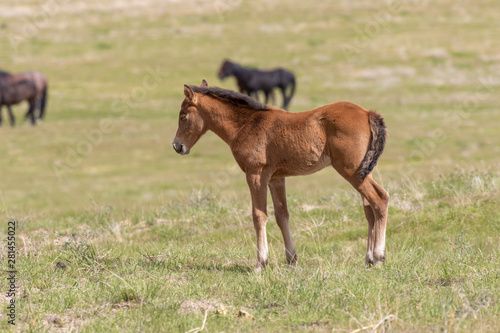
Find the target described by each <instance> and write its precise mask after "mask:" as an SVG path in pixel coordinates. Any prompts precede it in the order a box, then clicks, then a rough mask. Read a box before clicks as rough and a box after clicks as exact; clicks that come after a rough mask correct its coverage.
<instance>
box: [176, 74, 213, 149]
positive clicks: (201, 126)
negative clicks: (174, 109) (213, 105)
mask: <svg viewBox="0 0 500 333" xmlns="http://www.w3.org/2000/svg"><path fill="white" fill-rule="evenodd" d="M201 87H204V88H208V85H207V81H205V80H203V81H202V83H201ZM184 96H186V97H185V98H184V101H183V102H182V105H181V110H180V111H179V127H178V128H177V133H175V138H174V142H172V146H173V147H174V150H175V151H176V152H177V153H179V154H181V155H187V154H189V151H190V150H191V148H192V147H193V146H194V144H195V143H196V142H197V141H198V139H199V138H200V137H201V136H202V135H203V134H204V133H205V132H206V131H207V129H206V128H205V122H204V121H203V118H202V117H201V115H200V112H199V111H198V98H197V96H196V93H195V92H194V91H193V89H191V87H189V86H187V85H184Z"/></svg>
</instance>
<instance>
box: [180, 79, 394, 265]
mask: <svg viewBox="0 0 500 333" xmlns="http://www.w3.org/2000/svg"><path fill="white" fill-rule="evenodd" d="M184 95H185V99H184V101H183V102H182V105H181V109H180V113H179V127H178V129H177V133H176V134H175V138H174V141H173V148H174V149H175V151H176V152H177V153H179V154H181V155H185V154H189V151H190V149H191V148H192V147H193V146H194V144H195V143H196V142H197V141H198V139H199V138H200V137H201V136H202V135H203V134H204V133H205V132H207V131H208V130H210V131H212V132H214V133H215V134H217V135H218V136H219V137H220V138H221V139H222V140H224V142H226V143H227V144H228V145H229V147H230V148H231V152H232V153H233V156H234V158H235V160H236V162H237V163H238V165H239V166H240V168H241V169H242V170H243V172H245V174H246V180H247V183H248V187H249V188H250V194H251V197H252V215H253V223H254V227H255V232H256V234H257V265H256V270H261V269H262V268H264V267H265V266H266V265H267V264H268V262H269V254H268V248H267V237H266V223H267V188H268V187H269V190H270V192H271V197H272V199H273V204H274V212H275V216H276V221H277V223H278V226H279V228H280V230H281V233H282V234H283V240H284V242H285V249H286V259H287V261H288V263H289V264H290V265H293V264H295V263H296V262H297V253H296V252H295V248H294V245H293V242H292V237H291V234H290V227H289V214H288V208H287V204H286V189H285V177H288V176H297V175H306V174H311V173H314V172H316V171H319V170H321V169H323V168H324V167H326V166H329V165H331V166H332V167H333V168H334V169H335V170H337V172H338V173H339V174H340V175H342V177H344V178H345V179H346V180H347V181H348V182H349V183H350V184H351V185H352V186H353V187H354V188H355V189H356V190H357V191H358V192H359V193H360V194H361V197H362V198H363V208H364V212H365V216H366V219H367V220H368V245H367V251H366V257H365V263H366V265H373V264H377V263H383V262H384V261H385V229H386V222H387V207H388V202H389V195H388V193H387V192H386V191H385V190H384V189H383V188H382V187H381V186H380V185H378V184H377V183H376V182H375V181H374V180H373V178H372V175H371V172H372V170H373V168H374V167H375V164H376V163H377V160H378V158H379V156H380V154H381V153H382V151H383V149H384V145H385V140H386V130H385V124H384V121H383V119H382V117H381V116H380V115H379V114H377V113H375V112H374V111H368V110H366V109H365V108H363V107H361V106H359V105H356V104H354V103H351V102H336V103H332V104H329V105H325V106H322V107H319V108H316V109H314V110H310V111H305V112H299V113H290V112H287V111H284V110H281V109H278V108H274V107H271V106H268V105H263V104H260V103H259V102H257V101H255V100H253V99H251V98H250V97H248V96H245V95H241V94H238V93H236V92H233V91H230V90H225V89H221V88H209V87H208V85H207V83H206V81H205V80H203V82H202V84H201V86H200V87H197V86H187V85H185V86H184Z"/></svg>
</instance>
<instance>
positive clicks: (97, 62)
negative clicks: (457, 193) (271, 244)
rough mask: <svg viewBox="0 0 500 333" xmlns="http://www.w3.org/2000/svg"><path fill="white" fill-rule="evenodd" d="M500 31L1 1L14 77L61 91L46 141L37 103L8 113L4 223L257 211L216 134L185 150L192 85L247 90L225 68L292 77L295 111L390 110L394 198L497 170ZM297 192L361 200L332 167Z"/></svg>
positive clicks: (374, 9)
mask: <svg viewBox="0 0 500 333" xmlns="http://www.w3.org/2000/svg"><path fill="white" fill-rule="evenodd" d="M499 18H500V3H497V2H495V1H479V2H478V1H454V0H442V1H433V2H431V1H427V0H424V1H413V0H408V1H387V2H385V1H384V2H373V1H355V2H352V1H318V2H311V3H309V2H303V1H298V0H297V1H295V0H290V1H274V0H271V1H267V0H266V1H243V0H217V1H213V2H209V1H176V0H172V1H161V0H156V1H153V0H129V1H125V0H111V1H106V2H102V1H96V0H88V1H68V0H51V1H34V0H16V1H14V0H7V1H3V2H2V3H1V4H0V69H2V70H7V71H9V72H13V73H18V72H23V71H26V70H37V71H40V72H42V73H44V74H45V75H46V76H47V78H48V80H49V90H48V105H47V111H46V117H45V119H44V121H43V122H40V123H38V124H37V125H36V126H35V127H32V126H31V125H30V124H29V122H28V121H26V120H25V119H24V113H25V111H26V109H27V105H26V104H24V103H23V104H21V105H18V106H16V107H15V108H14V114H15V116H16V118H17V120H18V125H17V126H16V127H15V128H11V127H10V126H9V125H8V122H6V121H5V117H6V111H5V108H3V111H2V112H3V115H4V124H3V127H2V128H1V129H0V178H1V182H0V212H1V214H2V215H6V216H17V217H19V216H21V217H22V216H30V215H34V216H37V215H44V216H49V217H54V218H56V217H57V216H65V215H72V214H74V213H75V212H79V211H84V210H85V209H87V208H88V207H92V206H93V205H95V204H99V205H104V206H108V205H109V206H112V207H114V208H118V209H124V210H127V209H128V210H134V209H144V207H158V206H161V205H163V204H164V203H165V202H166V201H168V200H170V199H171V198H176V197H183V196H188V195H189V193H190V191H192V190H193V189H195V190H203V189H207V188H208V189H210V190H211V191H212V193H216V194H217V195H220V196H221V197H224V196H232V197H240V196H241V198H244V199H243V200H248V193H247V192H248V190H247V188H246V183H245V180H244V176H243V173H242V172H240V171H239V169H238V168H237V166H236V164H235V162H234V161H233V158H232V156H231V153H230V150H229V147H227V146H226V144H225V143H224V142H223V141H222V140H220V139H219V138H217V137H216V136H215V135H213V134H212V133H208V134H207V135H205V137H203V138H202V139H201V140H200V141H199V143H198V144H197V145H196V146H195V147H194V148H193V149H192V153H191V154H190V155H188V156H182V157H181V156H178V155H177V154H176V153H175V152H174V150H173V149H172V146H171V142H172V139H173V137H174V134H175V130H176V127H177V117H178V110H179V107H180V104H181V102H182V100H183V84H200V82H201V80H202V79H206V80H207V81H208V84H209V85H210V86H220V87H224V88H228V89H234V90H236V83H235V80H234V79H233V78H229V79H226V80H225V81H223V82H221V81H220V80H219V79H218V78H217V71H218V69H219V67H220V64H221V62H222V61H223V60H224V59H226V58H228V59H231V60H233V61H236V62H238V63H240V64H242V65H245V66H253V67H258V68H275V67H278V66H281V67H284V68H286V69H288V70H291V71H293V72H294V73H295V75H296V78H297V90H296V94H295V96H294V98H293V99H292V102H291V105H290V111H291V112H299V111H303V110H308V109H312V108H315V107H318V106H321V105H324V104H328V103H331V102H334V101H338V100H349V101H352V102H355V103H357V104H360V105H362V106H364V107H366V108H368V109H374V110H376V111H378V112H380V113H381V114H382V115H383V116H384V118H385V120H386V124H387V127H388V131H389V139H388V144H387V146H386V150H385V152H384V154H383V155H382V157H381V159H380V160H379V163H378V167H377V168H376V170H375V172H374V177H375V179H377V181H379V182H380V183H381V184H383V185H384V186H385V187H387V188H388V189H389V191H391V189H395V188H407V189H408V191H411V184H412V183H413V182H415V181H425V180H433V179H437V178H439V177H443V176H445V175H448V174H450V173H452V172H456V171H457V170H459V171H464V170H466V171H467V170H474V169H480V170H497V169H498V164H499V162H500V154H499V153H500V135H499V134H498V133H499V132H498V129H499V124H500V114H499V112H498V107H497V104H498V98H497V96H498V92H499V89H500V88H499V84H500V40H499V39H498V36H499V34H500V25H498V24H496V23H495V22H498V20H499ZM277 96H279V94H277ZM278 101H280V99H279V98H278ZM288 189H289V195H291V196H292V197H293V195H294V193H304V194H311V195H329V194H330V193H332V194H333V193H335V192H338V191H344V190H345V191H354V190H352V189H350V186H349V185H348V184H346V183H345V181H343V180H342V179H341V178H340V177H339V176H338V175H337V174H336V173H335V172H334V171H333V170H331V169H325V170H323V171H321V172H319V173H317V174H315V175H312V176H307V177H298V178H293V179H290V180H289V181H288ZM146 209H147V208H146Z"/></svg>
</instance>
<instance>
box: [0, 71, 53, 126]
mask: <svg viewBox="0 0 500 333" xmlns="http://www.w3.org/2000/svg"><path fill="white" fill-rule="evenodd" d="M9 76H16V77H18V78H23V79H26V80H29V81H31V82H33V84H34V85H35V87H36V93H37V102H36V104H35V110H34V111H33V112H34V113H35V112H36V108H38V110H39V113H38V118H39V119H43V117H44V116H45V109H46V107H47V90H48V82H47V78H46V77H45V76H44V75H43V74H42V73H40V72H37V71H29V72H24V73H20V74H11V73H9V72H6V71H2V70H0V78H6V77H9ZM0 112H1V110H0ZM25 116H26V117H29V116H30V113H29V109H28V111H27V112H26V115H25Z"/></svg>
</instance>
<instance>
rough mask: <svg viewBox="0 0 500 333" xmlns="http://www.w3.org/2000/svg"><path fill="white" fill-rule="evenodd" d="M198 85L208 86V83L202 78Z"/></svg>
mask: <svg viewBox="0 0 500 333" xmlns="http://www.w3.org/2000/svg"><path fill="white" fill-rule="evenodd" d="M200 87H202V88H208V83H207V81H205V79H203V80H202V81H201V84H200Z"/></svg>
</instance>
